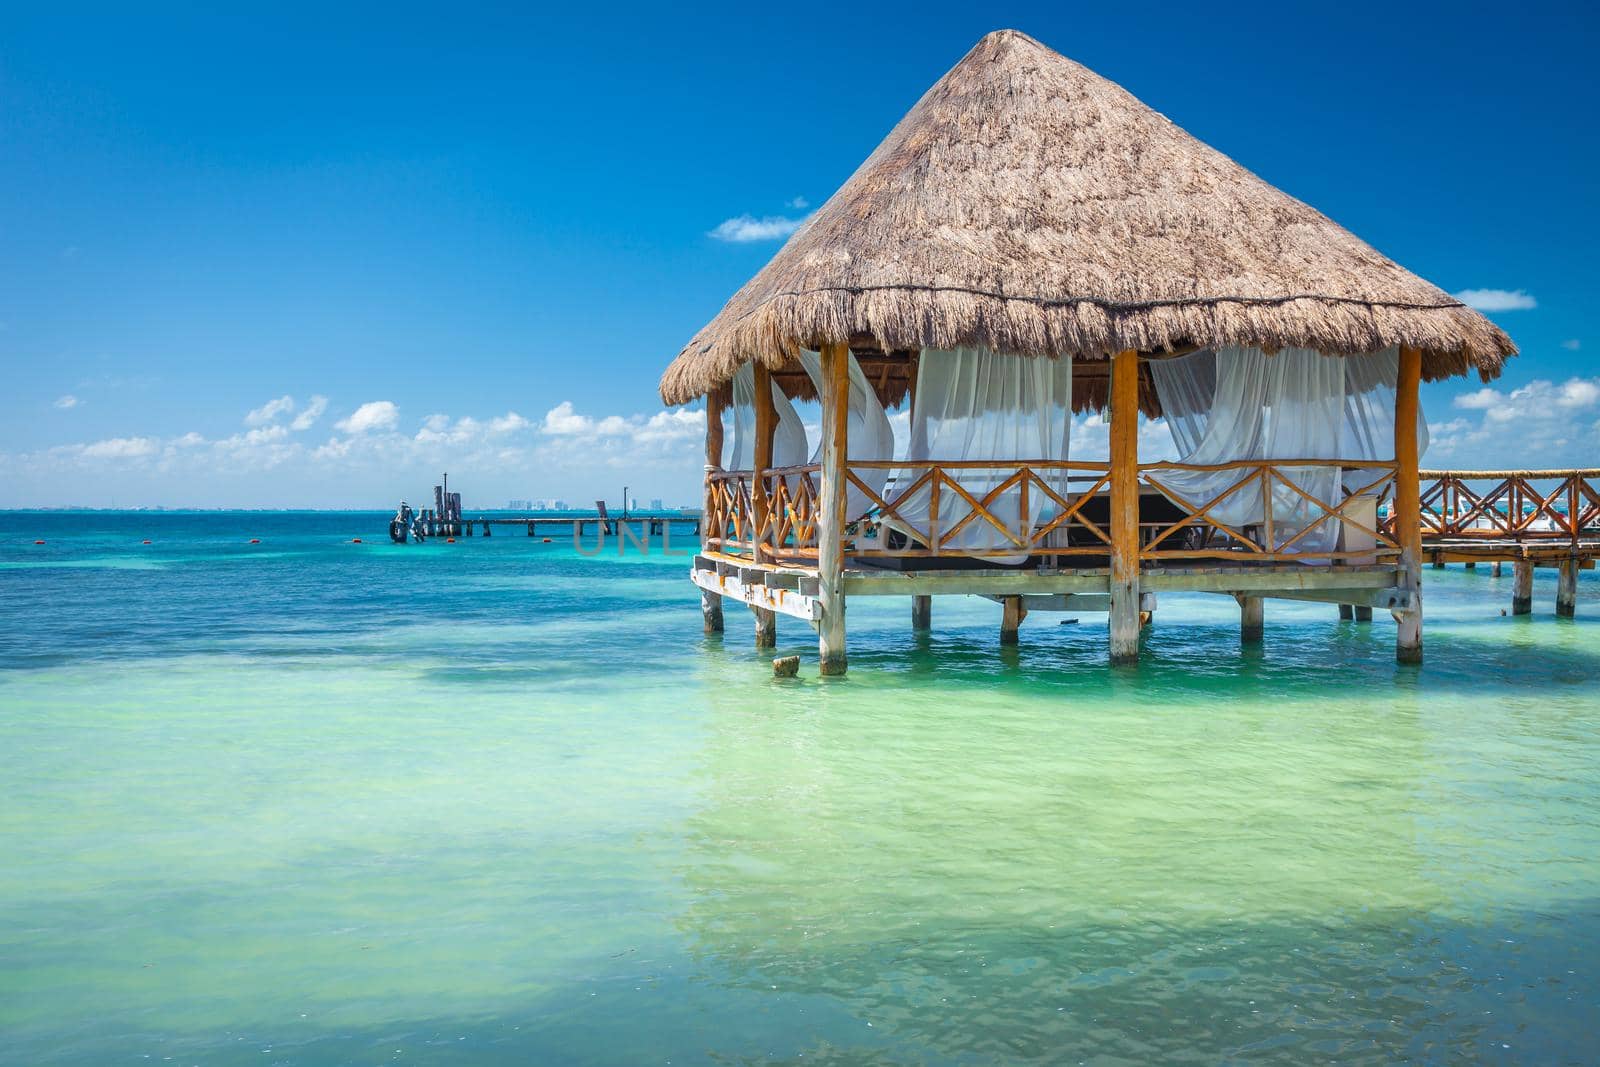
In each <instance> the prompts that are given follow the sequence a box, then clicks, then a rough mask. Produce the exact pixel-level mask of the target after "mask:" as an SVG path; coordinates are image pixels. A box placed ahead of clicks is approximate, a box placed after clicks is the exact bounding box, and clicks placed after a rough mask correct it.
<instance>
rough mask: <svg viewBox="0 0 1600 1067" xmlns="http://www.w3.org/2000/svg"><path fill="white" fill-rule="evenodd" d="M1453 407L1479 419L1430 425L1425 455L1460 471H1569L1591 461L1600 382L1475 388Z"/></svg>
mask: <svg viewBox="0 0 1600 1067" xmlns="http://www.w3.org/2000/svg"><path fill="white" fill-rule="evenodd" d="M1451 405H1452V406H1453V407H1454V408H1456V409H1457V410H1459V411H1464V412H1471V413H1476V414H1477V416H1478V417H1477V418H1476V419H1473V418H1455V419H1449V420H1446V421H1442V422H1437V423H1430V426H1429V429H1430V435H1431V437H1432V441H1431V442H1430V444H1429V446H1428V455H1429V456H1434V457H1439V458H1443V457H1446V456H1450V457H1453V458H1454V459H1455V461H1456V462H1457V463H1458V464H1459V465H1461V466H1467V467H1504V466H1508V465H1510V466H1517V467H1529V468H1536V467H1555V466H1573V465H1577V464H1580V463H1587V462H1590V460H1589V458H1588V457H1589V456H1591V455H1592V454H1593V451H1594V449H1595V447H1596V446H1600V423H1597V422H1596V421H1595V416H1596V414H1597V413H1600V378H1568V379H1567V380H1566V381H1564V382H1554V381H1550V380H1549V379H1546V378H1538V379H1535V380H1533V381H1531V382H1528V383H1527V384H1526V385H1522V386H1518V387H1517V388H1515V389H1510V390H1501V389H1492V388H1483V389H1474V390H1472V391H1471V392H1468V393H1462V394H1460V395H1459V396H1457V397H1455V399H1454V400H1452V401H1451Z"/></svg>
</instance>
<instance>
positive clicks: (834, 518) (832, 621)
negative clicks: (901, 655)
mask: <svg viewBox="0 0 1600 1067" xmlns="http://www.w3.org/2000/svg"><path fill="white" fill-rule="evenodd" d="M821 355H822V485H821V486H820V488H819V490H818V496H819V499H818V501H817V600H818V601H819V602H820V603H821V607H822V619H821V620H820V621H819V622H818V624H817V653H818V658H819V660H820V663H819V665H818V666H819V670H820V673H822V674H824V675H838V674H843V673H844V672H845V665H846V656H845V648H844V607H845V605H844V522H845V514H844V504H845V492H844V488H845V486H844V479H845V473H844V472H845V461H846V458H847V457H848V455H849V452H850V446H849V440H848V437H849V426H850V423H849V414H850V409H849V402H850V346H849V345H844V344H834V345H823V346H822V353H821Z"/></svg>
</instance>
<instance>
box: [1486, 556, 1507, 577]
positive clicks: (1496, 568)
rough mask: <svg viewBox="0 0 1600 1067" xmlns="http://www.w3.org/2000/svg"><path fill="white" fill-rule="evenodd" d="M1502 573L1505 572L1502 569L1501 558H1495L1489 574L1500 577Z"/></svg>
mask: <svg viewBox="0 0 1600 1067" xmlns="http://www.w3.org/2000/svg"><path fill="white" fill-rule="evenodd" d="M1502 573H1504V572H1503V571H1502V570H1501V565H1500V561H1499V560H1495V561H1494V566H1493V567H1492V568H1491V569H1490V571H1489V576H1490V577H1491V578H1498V577H1500V575H1501V574H1502Z"/></svg>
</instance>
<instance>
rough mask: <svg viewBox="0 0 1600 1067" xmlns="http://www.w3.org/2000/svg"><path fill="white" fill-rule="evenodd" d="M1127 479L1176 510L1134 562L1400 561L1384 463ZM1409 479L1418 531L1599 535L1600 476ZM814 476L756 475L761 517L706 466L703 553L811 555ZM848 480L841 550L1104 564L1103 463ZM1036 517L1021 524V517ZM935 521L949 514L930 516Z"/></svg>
mask: <svg viewBox="0 0 1600 1067" xmlns="http://www.w3.org/2000/svg"><path fill="white" fill-rule="evenodd" d="M1330 467H1336V468H1339V469H1340V470H1341V471H1343V472H1344V480H1345V483H1346V484H1347V485H1360V486H1363V488H1361V489H1360V490H1359V492H1353V493H1351V492H1346V493H1345V495H1344V496H1343V497H1342V498H1341V499H1340V500H1338V501H1337V502H1336V503H1328V502H1326V501H1323V500H1321V499H1318V497H1317V496H1316V495H1314V494H1312V493H1308V492H1307V491H1306V490H1305V489H1304V488H1303V486H1302V484H1301V483H1302V482H1303V480H1304V475H1303V473H1300V472H1303V471H1305V470H1307V469H1318V468H1320V469H1326V468H1330ZM869 471H893V472H895V477H896V478H897V479H898V481H899V484H893V483H891V484H889V485H888V486H886V487H885V488H883V489H882V490H881V491H878V490H874V488H873V485H875V484H876V480H875V479H872V478H870V477H868V475H867V472H869ZM1179 471H1203V472H1216V471H1230V472H1237V475H1238V476H1237V478H1235V479H1233V480H1232V481H1231V482H1228V483H1227V484H1226V485H1225V487H1224V488H1223V491H1222V492H1221V493H1220V495H1215V496H1213V497H1212V499H1210V501H1209V502H1208V503H1204V504H1202V503H1201V502H1199V501H1196V500H1189V499H1187V498H1186V497H1185V495H1184V492H1183V490H1182V488H1181V487H1179V486H1177V485H1175V484H1174V482H1175V479H1172V478H1171V477H1170V474H1171V473H1173V472H1179ZM1139 473H1140V478H1141V480H1142V482H1143V484H1144V485H1145V486H1146V487H1147V489H1146V492H1149V490H1150V489H1155V490H1159V491H1160V493H1161V494H1162V495H1163V496H1164V497H1165V498H1166V499H1167V500H1169V501H1171V504H1172V509H1171V511H1172V514H1171V515H1168V516H1165V517H1162V516H1160V515H1158V514H1154V512H1155V511H1156V510H1157V509H1153V508H1151V507H1149V506H1146V507H1144V508H1142V515H1143V517H1142V518H1141V523H1140V542H1141V546H1140V552H1139V556H1140V559H1141V560H1146V561H1162V560H1169V559H1172V560H1178V559H1240V558H1243V559H1250V560H1255V561H1260V562H1288V561H1304V560H1326V561H1332V562H1365V561H1378V562H1387V561H1390V560H1393V559H1395V558H1396V557H1397V556H1398V554H1399V546H1398V543H1397V541H1396V538H1395V534H1394V515H1393V508H1392V507H1386V504H1387V503H1388V502H1389V500H1390V499H1391V498H1392V493H1393V485H1394V477H1395V465H1394V463H1393V462H1371V461H1358V460H1333V459H1314V460H1298V459H1296V460H1237V461H1234V462H1231V463H1218V464H1192V463H1177V462H1164V463H1147V464H1142V465H1141V466H1140V468H1139ZM1420 477H1421V494H1420V495H1421V523H1422V531H1423V536H1424V537H1425V538H1429V539H1434V538H1463V539H1482V540H1515V541H1555V542H1560V541H1564V540H1565V541H1572V542H1574V543H1576V542H1577V541H1578V540H1579V539H1580V538H1600V470H1593V469H1585V470H1545V471H1510V470H1508V471H1422V472H1421V475H1420ZM820 478H821V473H820V468H819V467H818V466H817V465H816V464H806V465H802V466H795V467H784V468H778V469H773V470H767V471H763V472H762V482H763V484H764V486H765V490H766V501H767V507H766V517H765V519H764V521H758V516H757V514H756V500H755V497H756V494H755V492H754V488H755V485H756V476H755V472H753V471H748V470H745V471H724V470H714V471H710V472H708V473H707V475H706V506H705V532H706V533H705V535H706V545H707V547H708V548H710V549H712V550H714V551H720V552H726V553H730V554H735V555H741V556H747V557H749V558H751V559H755V558H757V555H758V553H757V547H758V546H760V549H761V551H760V553H759V558H761V559H762V560H763V561H767V562H788V563H797V564H801V565H807V564H811V563H814V561H815V560H816V558H817V536H818V525H819V523H818V517H819V515H818V488H819V482H820ZM845 478H846V484H847V485H848V486H849V487H850V488H851V489H852V490H853V491H854V492H855V493H859V494H860V497H861V498H864V499H865V500H867V501H868V504H869V507H868V508H867V510H866V512H865V514H863V515H859V516H852V517H851V519H852V521H851V522H850V523H849V524H848V526H847V528H846V531H845V535H846V539H847V552H848V553H849V554H850V555H851V556H853V557H864V558H871V557H882V556H907V557H912V558H919V557H936V556H960V555H972V554H978V555H982V554H993V555H1018V554H1026V555H1027V556H1029V557H1034V558H1038V559H1045V560H1056V559H1061V558H1065V557H1072V556H1091V557H1105V556H1107V555H1108V554H1109V553H1110V551H1111V538H1110V532H1109V528H1108V522H1107V518H1106V506H1105V504H1106V495H1107V492H1108V486H1109V484H1110V471H1109V468H1108V466H1107V465H1106V464H1105V463H1103V462H1078V461H1066V460H1020V461H1019V460H1009V461H985V460H965V461H931V460H923V461H916V460H898V461H896V460H882V461H854V462H850V463H848V464H847V465H846V468H845ZM1213 492H1214V491H1213ZM1240 494H1259V499H1260V505H1261V506H1260V509H1259V511H1260V514H1259V519H1258V520H1257V521H1251V522H1249V523H1230V522H1226V521H1224V520H1223V519H1221V518H1219V517H1218V515H1217V512H1218V511H1226V510H1227V507H1226V505H1227V503H1228V502H1229V501H1230V500H1234V499H1236V498H1237V497H1238V496H1239V495H1240ZM1207 495H1208V496H1211V493H1210V492H1208V494H1207ZM1146 499H1147V502H1148V499H1149V498H1148V497H1147V498H1146ZM1034 510H1037V511H1038V513H1039V514H1038V518H1037V519H1036V521H1033V522H1031V523H1029V522H1027V521H1026V519H1025V517H1026V516H1028V514H1029V512H1030V511H1034ZM941 514H942V515H944V516H947V517H948V518H947V521H944V522H940V521H938V517H939V516H940V515H941ZM1333 524H1336V526H1337V529H1338V530H1339V531H1341V532H1342V537H1341V540H1340V543H1339V544H1337V545H1335V546H1333V547H1329V545H1328V543H1327V541H1328V538H1327V536H1326V532H1327V531H1328V530H1329V527H1330V525H1333ZM1319 531H1322V533H1319ZM1352 542H1354V543H1352ZM975 544H976V545H979V546H981V547H973V546H974V545H975Z"/></svg>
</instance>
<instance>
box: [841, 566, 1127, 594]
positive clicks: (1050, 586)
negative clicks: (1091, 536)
mask: <svg viewBox="0 0 1600 1067" xmlns="http://www.w3.org/2000/svg"><path fill="white" fill-rule="evenodd" d="M844 591H845V592H846V593H847V594H848V595H850V596H935V595H937V596H951V595H956V594H970V595H976V596H984V595H987V594H994V595H996V596H1009V595H1012V594H1016V593H1105V592H1106V591H1107V579H1106V576H1105V574H1104V572H1102V573H1099V574H1080V573H1067V574H1040V573H1038V572H1037V571H1023V572H1020V573H1015V574H999V575H996V574H989V575H985V574H982V573H971V572H967V571H920V572H916V571H912V572H907V573H898V572H895V571H885V572H879V573H873V572H865V571H857V570H852V571H846V572H845V574H844Z"/></svg>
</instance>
